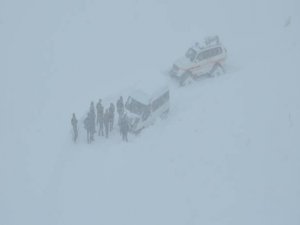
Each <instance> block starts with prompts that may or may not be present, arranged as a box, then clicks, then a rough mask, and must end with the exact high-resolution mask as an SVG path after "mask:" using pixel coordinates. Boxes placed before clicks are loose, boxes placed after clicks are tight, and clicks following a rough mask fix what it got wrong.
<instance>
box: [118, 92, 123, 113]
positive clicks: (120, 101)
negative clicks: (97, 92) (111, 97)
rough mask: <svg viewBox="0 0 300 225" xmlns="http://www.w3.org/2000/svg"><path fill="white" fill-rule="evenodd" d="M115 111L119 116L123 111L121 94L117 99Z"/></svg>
mask: <svg viewBox="0 0 300 225" xmlns="http://www.w3.org/2000/svg"><path fill="white" fill-rule="evenodd" d="M117 112H118V114H119V117H120V116H121V115H123V113H124V102H123V97H122V96H121V97H120V98H119V100H118V101H117Z"/></svg>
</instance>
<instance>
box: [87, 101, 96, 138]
mask: <svg viewBox="0 0 300 225" xmlns="http://www.w3.org/2000/svg"><path fill="white" fill-rule="evenodd" d="M89 117H90V118H89V124H90V139H91V141H94V134H95V133H96V114H95V107H94V102H91V105H90V112H89Z"/></svg>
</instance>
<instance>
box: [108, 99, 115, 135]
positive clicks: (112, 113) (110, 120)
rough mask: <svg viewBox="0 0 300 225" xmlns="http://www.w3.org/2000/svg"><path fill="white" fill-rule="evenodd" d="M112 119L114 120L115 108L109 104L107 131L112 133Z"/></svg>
mask: <svg viewBox="0 0 300 225" xmlns="http://www.w3.org/2000/svg"><path fill="white" fill-rule="evenodd" d="M114 118H115V106H114V104H113V103H110V106H109V130H110V131H112V130H113V128H114Z"/></svg>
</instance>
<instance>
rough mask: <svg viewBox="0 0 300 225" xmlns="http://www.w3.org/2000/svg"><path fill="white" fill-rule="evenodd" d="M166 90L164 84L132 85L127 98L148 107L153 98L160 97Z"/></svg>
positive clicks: (143, 83) (144, 83)
mask: <svg viewBox="0 0 300 225" xmlns="http://www.w3.org/2000/svg"><path fill="white" fill-rule="evenodd" d="M168 90H169V88H168V86H167V85H165V84H164V83H163V84H162V83H159V84H158V83H156V82H154V83H153V82H151V83H149V82H147V83H146V82H140V83H137V84H136V85H134V87H133V89H132V91H131V92H130V93H129V96H130V97H132V98H134V99H135V100H137V101H139V102H141V103H143V104H145V105H148V104H149V103H150V102H151V101H152V99H153V98H156V97H157V96H160V95H162V94H163V93H165V92H167V91H168Z"/></svg>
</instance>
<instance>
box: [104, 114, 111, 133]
mask: <svg viewBox="0 0 300 225" xmlns="http://www.w3.org/2000/svg"><path fill="white" fill-rule="evenodd" d="M109 124H110V115H109V111H108V109H106V110H105V113H104V127H105V137H106V138H108V132H109Z"/></svg>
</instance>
